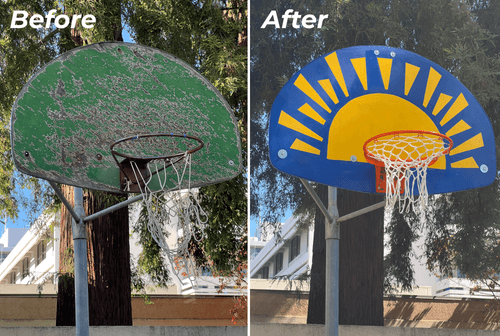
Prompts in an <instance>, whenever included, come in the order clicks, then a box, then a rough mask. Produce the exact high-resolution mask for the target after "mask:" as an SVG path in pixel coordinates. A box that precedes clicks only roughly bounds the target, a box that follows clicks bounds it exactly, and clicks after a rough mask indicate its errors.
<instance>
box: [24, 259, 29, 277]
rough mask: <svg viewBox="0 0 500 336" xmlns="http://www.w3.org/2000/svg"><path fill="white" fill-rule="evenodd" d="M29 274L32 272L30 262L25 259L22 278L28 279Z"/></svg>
mask: <svg viewBox="0 0 500 336" xmlns="http://www.w3.org/2000/svg"><path fill="white" fill-rule="evenodd" d="M29 272H30V260H29V259H28V258H24V260H23V273H22V277H23V278H25V277H27V276H28V274H29Z"/></svg>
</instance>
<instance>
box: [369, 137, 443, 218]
mask: <svg viewBox="0 0 500 336" xmlns="http://www.w3.org/2000/svg"><path fill="white" fill-rule="evenodd" d="M450 149H451V144H450V143H449V142H448V141H446V139H444V138H442V137H441V136H439V135H437V134H425V133H417V132H410V131H408V132H407V133H398V134H393V135H390V136H384V137H381V138H380V139H375V140H372V141H370V142H368V143H367V144H366V148H365V156H366V157H367V158H371V159H374V160H376V161H378V162H380V163H383V165H384V167H385V176H386V178H385V185H386V190H385V195H386V209H392V208H393V207H394V205H395V204H396V202H398V203H399V211H400V213H403V212H404V211H407V212H408V211H409V210H410V207H413V210H414V211H415V212H419V211H422V210H424V209H425V208H426V207H427V199H428V192H427V181H426V178H427V168H428V167H429V165H431V164H433V163H434V162H436V160H437V159H438V158H439V157H440V156H442V155H445V154H447V153H448V152H449V150H450ZM381 169H383V168H381ZM378 178H379V176H377V179H378ZM422 212H423V211H422Z"/></svg>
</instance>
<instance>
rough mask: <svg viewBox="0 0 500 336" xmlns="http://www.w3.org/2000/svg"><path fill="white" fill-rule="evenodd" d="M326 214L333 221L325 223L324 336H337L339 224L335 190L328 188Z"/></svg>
mask: <svg viewBox="0 0 500 336" xmlns="http://www.w3.org/2000/svg"><path fill="white" fill-rule="evenodd" d="M328 213H329V215H330V216H331V218H333V220H332V221H331V222H330V223H328V221H327V222H326V223H325V238H326V279H325V283H326V285H325V288H326V293H325V294H326V300H325V301H326V302H325V335H326V336H338V335H339V242H340V224H339V222H338V221H337V219H338V218H339V211H338V208H337V188H335V187H328Z"/></svg>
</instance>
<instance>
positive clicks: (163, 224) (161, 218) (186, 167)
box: [130, 153, 208, 280]
mask: <svg viewBox="0 0 500 336" xmlns="http://www.w3.org/2000/svg"><path fill="white" fill-rule="evenodd" d="M168 160H169V159H166V160H153V161H150V162H149V163H148V164H147V167H148V170H149V177H147V178H144V177H143V176H142V174H141V172H140V169H139V167H138V166H137V164H136V163H135V162H133V161H132V162H130V164H131V166H132V169H133V172H134V175H135V178H136V181H137V182H142V183H138V185H139V188H140V191H141V194H142V195H143V204H144V206H145V207H146V209H147V216H148V230H149V232H150V233H151V235H152V236H153V239H154V240H155V241H156V243H157V244H158V245H159V246H160V247H161V248H162V250H163V251H164V252H165V254H166V255H167V257H168V259H169V261H170V263H171V265H172V270H173V271H174V273H175V274H176V276H177V277H179V272H180V271H181V269H182V267H184V268H185V270H184V271H185V272H186V275H188V276H189V278H191V276H192V275H195V274H193V273H194V272H195V270H196V267H195V263H194V261H193V260H192V259H191V258H189V257H188V256H189V242H190V241H191V239H194V240H195V241H197V242H199V241H201V239H203V237H204V231H205V227H206V223H207V220H208V216H207V214H206V213H205V212H204V211H203V209H202V208H201V206H200V204H199V203H198V200H197V197H196V195H195V194H194V193H193V190H192V189H191V154H188V153H185V154H184V156H183V157H182V158H181V159H179V158H176V159H174V160H173V162H175V163H172V164H171V165H170V166H169V161H168ZM167 169H173V170H174V171H175V173H176V174H175V175H176V177H177V181H174V183H175V185H176V186H175V187H174V188H169V187H168V186H167V182H168V181H167ZM152 176H155V178H157V179H158V181H159V183H160V187H161V189H160V190H158V191H152V190H151V189H150V188H149V183H150V182H151V180H152ZM186 179H187V189H186V190H183V191H181V184H182V182H183V181H185V180H186ZM184 185H185V182H184ZM175 231H177V233H178V237H179V239H177V241H176V243H177V244H176V245H177V246H176V247H173V246H170V245H169V244H168V243H167V239H166V238H167V236H168V234H169V233H170V232H175ZM172 245H173V244H172ZM176 265H177V266H179V265H181V267H176ZM179 279H180V280H182V279H181V278H180V277H179Z"/></svg>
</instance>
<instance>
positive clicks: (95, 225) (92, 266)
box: [84, 190, 132, 325]
mask: <svg viewBox="0 0 500 336" xmlns="http://www.w3.org/2000/svg"><path fill="white" fill-rule="evenodd" d="M110 196H111V197H113V198H114V197H117V195H116V194H110V193H105V194H102V193H96V192H93V191H90V190H85V191H84V207H85V212H86V213H87V214H92V213H96V212H98V211H100V210H102V209H105V208H107V207H109V206H110V205H113V204H114V203H115V202H113V203H111V204H110V202H107V199H109V197H110ZM121 198H122V197H121ZM87 225H88V231H87V235H88V236H87V237H88V238H87V239H88V240H87V247H88V269H89V309H90V315H89V319H90V325H132V298H131V289H130V245H129V218H128V207H124V208H122V209H120V210H116V211H114V212H112V213H110V214H108V215H106V216H102V217H99V218H98V219H96V220H93V221H91V222H89V223H88V224H87Z"/></svg>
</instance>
